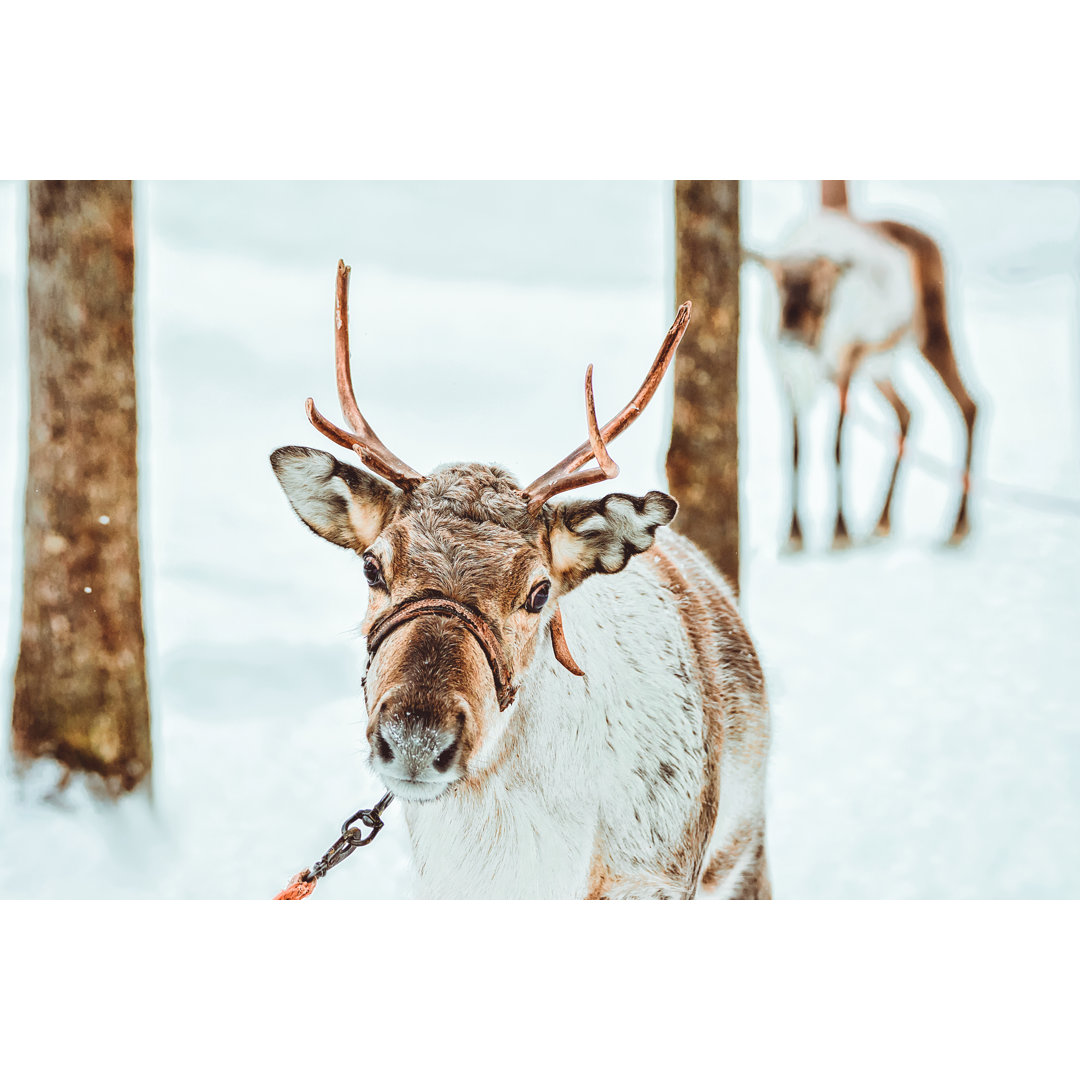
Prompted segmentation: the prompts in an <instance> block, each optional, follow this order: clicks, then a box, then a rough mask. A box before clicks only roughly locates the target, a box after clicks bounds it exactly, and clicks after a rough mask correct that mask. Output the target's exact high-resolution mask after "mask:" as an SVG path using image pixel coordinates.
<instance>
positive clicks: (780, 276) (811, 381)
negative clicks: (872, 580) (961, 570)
mask: <svg viewBox="0 0 1080 1080" xmlns="http://www.w3.org/2000/svg"><path fill="white" fill-rule="evenodd" d="M821 199H822V209H821V210H820V212H819V213H817V214H815V215H814V216H813V217H811V218H810V219H809V220H808V221H806V222H804V223H803V225H801V226H800V227H799V228H798V229H797V230H796V232H795V233H794V234H793V235H792V236H791V237H790V239H789V240H788V241H787V243H786V244H785V245H784V249H783V251H782V252H781V253H780V254H778V255H776V256H774V257H771V258H770V257H763V256H760V255H756V254H752V255H751V256H750V257H751V258H753V259H754V260H755V261H757V262H760V263H761V264H762V265H763V266H765V267H766V268H767V269H768V270H769V272H770V273H771V274H772V276H773V279H774V281H775V282H776V286H777V289H778V290H779V294H780V325H779V333H778V342H777V349H776V353H777V359H778V362H779V365H780V369H781V375H782V382H783V384H784V387H785V389H786V391H787V396H788V400H789V404H790V406H791V416H792V476H791V525H790V529H789V534H788V548H789V550H799V549H801V547H802V528H801V526H800V524H799V514H798V499H799V495H798V492H799V412H800V410H801V408H802V407H803V406H804V405H805V404H806V403H807V401H808V400H809V398H810V396H811V394H812V393H813V390H814V388H815V387H816V386H817V385H818V384H819V383H820V381H821V380H822V379H827V380H831V381H833V382H834V383H835V384H836V385H837V387H838V389H839V396H840V407H839V414H838V417H837V423H836V442H835V448H834V460H835V471H836V524H835V527H834V529H833V546H834V547H845V546H847V545H848V544H849V543H850V536H849V532H848V527H847V523H846V521H845V520H844V509H843V468H842V457H841V451H842V445H843V443H842V437H843V429H844V420H845V418H846V416H847V402H848V388H849V386H850V383H851V379H852V376H853V375H854V374H855V373H856V371H858V370H859V369H860V368H861V367H863V366H864V365H865V367H867V368H869V369H871V370H870V371H869V373H870V374H871V376H872V378H873V380H874V383H875V385H876V386H877V388H878V390H880V391H881V393H882V395H883V396H884V397H885V399H886V400H887V401H888V402H889V404H890V405H891V406H892V407H893V409H894V410H895V412H896V418H897V420H898V422H899V425H900V436H899V439H898V442H897V448H896V457H895V459H894V461H893V465H892V472H891V475H890V477H889V486H888V489H887V490H886V493H885V502H884V505H883V507H882V510H881V516H880V518H879V519H878V523H877V526H876V528H875V530H874V533H875V535H877V536H887V535H888V533H889V530H890V515H891V510H892V499H893V493H894V491H895V488H896V479H897V476H898V475H899V472H900V463H901V461H902V460H903V456H904V442H905V439H906V437H907V432H908V428H909V426H910V423H911V410H910V409H909V408H908V406H907V404H906V403H905V402H904V401H903V399H902V398H901V397H900V394H899V393H898V392H897V390H896V387H895V385H894V384H893V381H892V378H891V377H890V366H889V362H888V361H889V360H891V357H888V356H887V354H890V353H891V352H892V351H893V350H894V349H895V348H896V347H897V346H899V345H900V344H902V343H903V342H905V341H912V342H914V344H915V345H916V346H917V347H918V348H919V350H920V351H921V353H922V355H923V356H924V357H925V358H926V360H927V361H928V362H929V363H930V365H931V367H933V369H934V370H935V371H936V372H937V373H938V374H939V375H940V376H941V380H942V382H943V383H944V384H945V388H946V390H948V392H949V393H950V394H951V395H952V397H953V399H954V400H955V401H956V403H957V405H958V406H959V407H960V412H961V414H962V415H963V418H964V424H965V427H966V432H967V447H966V451H965V455H964V468H963V473H962V480H961V484H962V492H961V496H960V507H959V510H958V512H957V516H956V522H955V524H954V525H953V528H952V532H951V534H950V536H949V542H950V543H954V544H955V543H958V542H959V541H961V540H962V539H963V538H964V537H965V536H966V535H967V533H968V531H969V528H970V523H969V519H968V491H969V487H970V475H971V455H972V445H973V439H974V431H975V416H976V411H977V410H976V406H975V402H974V401H973V400H972V399H971V396H970V394H968V392H967V389H966V387H965V386H964V383H963V381H962V380H961V378H960V373H959V370H958V367H957V362H956V356H955V354H954V352H953V347H952V340H951V338H950V335H949V326H948V321H947V318H946V310H945V271H944V265H943V262H942V258H941V252H940V250H939V249H938V247H937V245H936V244H935V243H934V241H933V240H931V239H930V237H928V236H927V235H926V234H925V233H923V232H920V231H919V230H918V229H914V228H912V227H911V226H910V225H904V224H901V223H900V222H896V221H873V222H860V221H856V220H855V219H854V218H852V217H851V216H850V214H849V213H848V201H847V187H846V183H845V181H843V180H825V181H822V186H821Z"/></svg>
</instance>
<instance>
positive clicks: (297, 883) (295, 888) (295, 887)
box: [274, 870, 318, 900]
mask: <svg viewBox="0 0 1080 1080" xmlns="http://www.w3.org/2000/svg"><path fill="white" fill-rule="evenodd" d="M307 872H308V871H307V870H301V871H300V873H299V874H295V875H294V876H293V877H291V878H289V884H288V885H286V886H285V888H284V889H282V890H281V892H279V893H278V894H277V896H275V897H274V899H275V900H303V899H304V897H305V896H310V895H311V894H312V893H313V892H314V891H315V883H316V881H317V880H318V879H317V878H312V879H311V880H310V881H304V880H303V877H304V875H305V874H306V873H307Z"/></svg>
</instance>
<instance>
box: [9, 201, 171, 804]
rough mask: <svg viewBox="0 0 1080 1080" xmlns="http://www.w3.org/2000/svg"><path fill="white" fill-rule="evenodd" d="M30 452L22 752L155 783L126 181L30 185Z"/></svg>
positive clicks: (97, 782) (96, 780) (105, 783)
mask: <svg viewBox="0 0 1080 1080" xmlns="http://www.w3.org/2000/svg"><path fill="white" fill-rule="evenodd" d="M29 224H30V230H29V231H30V237H29V241H30V242H29V279H28V289H27V293H28V301H29V321H30V326H29V330H30V333H29V355H30V455H29V467H28V478H27V486H26V524H25V529H24V534H23V535H24V547H25V569H24V574H23V609H22V639H21V643H20V648H19V661H18V666H17V668H16V671H15V703H14V716H13V729H14V733H13V750H14V753H15V757H16V760H17V761H18V762H19V763H20V765H27V764H29V762H30V761H31V760H33V759H35V758H43V757H49V758H54V759H56V760H57V761H59V762H60V763H61V764H62V765H64V766H66V767H67V768H68V769H73V770H80V771H83V772H86V773H88V774H91V776H92V777H93V785H94V786H95V787H97V788H99V789H100V790H101V791H103V792H104V793H106V794H108V795H110V796H112V797H116V796H117V795H119V794H120V793H121V792H124V791H130V790H132V789H133V788H135V787H136V786H138V785H139V784H140V783H141V782H143V781H145V780H148V779H149V776H150V760H151V753H150V708H149V704H148V700H147V689H146V663H145V655H144V643H143V623H142V595H141V588H140V581H139V535H138V505H137V503H138V485H137V476H138V473H137V464H136V428H135V355H134V325H133V307H134V303H133V293H134V263H135V258H134V256H135V252H134V236H133V232H132V209H131V182H130V181H110V182H107V183H96V182H82V181H80V182H67V181H62V182H51V181H50V182H44V181H41V182H31V184H30V185H29Z"/></svg>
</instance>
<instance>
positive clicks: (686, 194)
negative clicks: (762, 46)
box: [667, 180, 740, 590]
mask: <svg viewBox="0 0 1080 1080" xmlns="http://www.w3.org/2000/svg"><path fill="white" fill-rule="evenodd" d="M675 245H676V256H675V299H676V302H677V303H682V302H683V301H684V300H692V301H693V303H694V310H693V317H692V318H691V320H690V326H689V328H688V329H687V331H686V336H685V337H684V338H683V340H682V344H681V345H680V346H679V352H678V354H677V356H676V358H675V410H674V415H673V424H672V431H671V446H670V448H669V449H668V455H667V480H668V489H669V490H670V492H671V494H672V495H673V496H674V497H675V498H676V499H677V500H678V502H679V512H678V514H677V515H676V517H675V521H674V523H673V526H674V528H675V529H676V530H677V531H679V532H681V533H682V534H683V535H684V536H687V537H689V538H690V539H691V540H693V541H694V543H695V544H697V545H698V546H699V547H700V548H701V549H702V550H703V551H704V552H705V553H706V554H707V555H708V556H709V558H711V559H712V561H713V562H714V563H715V564H716V565H717V567H719V569H720V570H721V572H722V573H723V574H724V576H725V577H726V578H727V579H728V580H729V581H730V582H731V584H732V585H733V586H734V588H735V589H736V590H738V587H739V264H740V247H739V182H738V181H737V180H677V181H676V182H675Z"/></svg>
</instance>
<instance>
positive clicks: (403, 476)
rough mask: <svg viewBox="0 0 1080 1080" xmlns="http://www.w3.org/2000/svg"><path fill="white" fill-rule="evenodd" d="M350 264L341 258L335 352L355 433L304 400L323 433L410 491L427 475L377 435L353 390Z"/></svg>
mask: <svg viewBox="0 0 1080 1080" xmlns="http://www.w3.org/2000/svg"><path fill="white" fill-rule="evenodd" d="M351 269H352V268H351V267H348V266H346V265H345V262H344V260H343V259H339V260H338V266H337V287H336V290H335V293H334V354H335V370H336V375H337V391H338V401H339V402H340V403H341V412H342V415H343V416H344V417H345V422H346V423H347V424H349V425H350V426H351V427H352V429H353V430H352V432H348V431H343V430H342V429H341V428H339V427H338V426H337V425H336V424H332V423H331V422H330V421H329V420H327V419H326V417H325V416H323V415H322V413H320V412H319V410H318V409H316V408H315V402H314V400H313V399H312V398H308V399H307V402H306V403H305V409H306V411H307V418H308V420H310V421H311V423H312V424H313V425H314V427H315V428H317V429H318V430H319V431H320V432H322V434H323V435H325V436H326V437H327V438H328V439H330V440H331V441H332V442H335V443H337V444H338V446H344V447H346V448H347V449H349V450H354V451H355V452H356V453H357V455H359V457H360V460H361V461H362V462H363V463H364V464H365V465H366V466H367V467H368V468H369V469H371V470H372V471H373V472H377V473H378V474H379V475H380V476H383V477H385V478H386V479H387V480H389V481H390V482H391V483H392V484H396V485H397V486H398V487H399V488H402V489H403V490H408V489H409V488H410V487H414V486H415V485H416V484H418V483H420V482H421V481H422V480H423V479H424V476H423V475H422V474H421V473H418V472H417V471H416V470H415V469H413V468H411V467H410V466H408V465H406V464H405V462H404V461H402V460H401V458H399V457H398V456H397V455H396V454H394V453H393V452H392V451H391V450H390V449H389V448H388V447H387V446H386V445H385V444H384V443H383V441H382V439H380V438H379V436H378V435H376V434H375V431H374V429H373V428H372V427H371V425H370V424H369V423H368V422H367V421H366V420H365V419H364V414H363V413H362V412H360V407H359V406H358V405H357V404H356V395H355V394H354V393H353V386H352V371H351V368H350V362H349V274H350V272H351Z"/></svg>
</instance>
